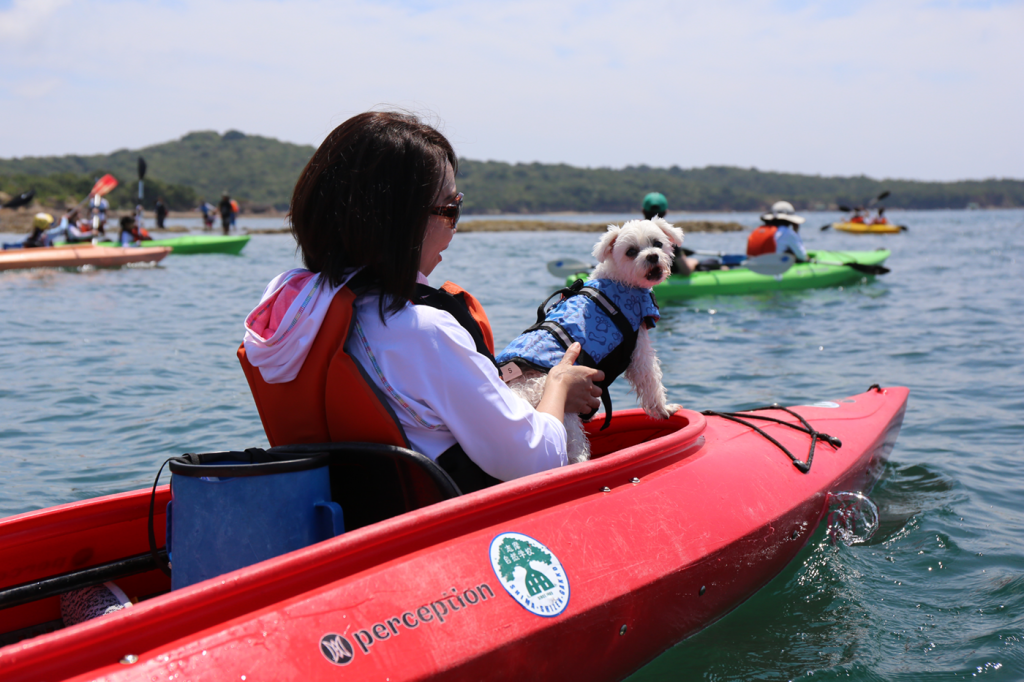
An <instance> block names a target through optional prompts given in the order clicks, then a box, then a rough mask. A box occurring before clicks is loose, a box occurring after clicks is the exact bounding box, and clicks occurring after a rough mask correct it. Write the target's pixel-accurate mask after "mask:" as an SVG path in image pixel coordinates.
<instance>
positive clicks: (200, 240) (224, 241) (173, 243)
mask: <svg viewBox="0 0 1024 682" xmlns="http://www.w3.org/2000/svg"><path fill="white" fill-rule="evenodd" d="M249 239H251V236H250V235H247V234H244V235H224V236H221V235H188V236H184V237H168V238H167V239H153V240H145V241H143V242H140V246H142V247H150V246H167V247H170V248H171V253H173V254H175V255H178V256H187V255H192V254H197V253H227V254H231V255H234V256H237V255H238V254H239V253H241V252H242V249H244V248H245V245H246V244H248V243H249ZM114 245H115V244H114V242H100V243H99V246H114Z"/></svg>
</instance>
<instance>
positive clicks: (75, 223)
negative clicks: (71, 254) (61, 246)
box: [50, 209, 96, 244]
mask: <svg viewBox="0 0 1024 682" xmlns="http://www.w3.org/2000/svg"><path fill="white" fill-rule="evenodd" d="M56 231H57V232H58V234H59V236H60V237H62V238H63V239H64V241H66V242H68V243H69V244H75V243H78V242H87V241H89V240H91V239H92V238H93V235H94V234H96V233H94V232H93V231H92V229H90V227H89V223H87V222H86V221H84V220H79V218H78V209H71V210H70V211H68V212H67V213H65V214H64V216H63V217H61V219H60V224H59V225H58V227H57V229H56ZM53 232H54V230H51V231H50V234H51V236H52V235H53Z"/></svg>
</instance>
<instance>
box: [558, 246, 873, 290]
mask: <svg viewBox="0 0 1024 682" xmlns="http://www.w3.org/2000/svg"><path fill="white" fill-rule="evenodd" d="M807 254H808V256H810V258H811V262H809V263H795V264H793V265H792V266H790V267H789V269H788V270H786V271H785V272H783V273H782V274H779V275H768V274H760V273H757V272H754V271H753V270H750V269H747V268H745V267H743V266H742V265H740V266H738V267H732V268H730V269H729V270H711V271H698V272H694V273H693V274H691V275H690V276H689V277H684V276H682V275H671V276H670V277H669V278H668V279H667V280H665V281H664V282H662V283H661V284H658V285H656V286H655V287H654V288H653V291H654V295H655V297H656V298H657V300H658V301H659V302H662V301H680V300H686V299H690V298H698V297H700V296H731V295H742V294H758V293H762V292H766V291H797V290H801V289H820V288H824V287H836V286H843V285H846V284H855V283H858V282H862V281H864V280H866V279H870V278H873V277H874V276H875V274H876V273H877V274H881V273H882V272H888V270H887V269H885V268H883V267H881V266H882V263H884V262H885V260H886V259H887V258H888V257H889V254H890V252H889V251H888V250H886V249H879V250H877V251H808V252H807ZM586 278H587V274H586V273H579V274H577V275H573V276H571V277H569V278H568V280H567V281H566V286H571V285H572V283H573V282H575V281H576V280H578V279H586Z"/></svg>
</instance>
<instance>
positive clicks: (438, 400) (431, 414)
mask: <svg viewBox="0 0 1024 682" xmlns="http://www.w3.org/2000/svg"><path fill="white" fill-rule="evenodd" d="M457 169H458V161H457V158H456V155H455V151H454V150H453V149H452V147H451V144H450V143H449V142H448V140H447V139H445V138H444V136H443V135H441V133H439V132H438V131H437V130H435V129H434V128H432V127H430V126H428V125H426V124H423V123H421V122H420V121H419V120H418V119H416V118H414V117H411V116H408V115H405V114H399V113H390V112H370V113H365V114H360V115H357V116H354V117H353V118H350V119H349V120H347V121H345V122H344V123H342V124H341V125H340V126H338V127H337V128H335V129H334V131H332V132H331V133H330V134H329V135H328V136H327V139H326V140H325V141H324V142H323V143H322V144H321V145H320V147H319V149H317V151H316V152H315V153H314V154H313V157H312V158H311V159H310V161H309V163H308V164H307V165H306V167H305V169H304V170H303V171H302V173H301V175H300V177H299V179H298V182H297V183H296V185H295V190H294V193H293V195H292V200H291V224H292V234H293V235H294V236H295V239H296V241H297V242H298V245H299V250H300V251H301V253H302V259H303V263H304V264H305V266H306V268H308V269H297V270H290V271H288V272H285V273H283V274H282V275H279V276H278V277H276V278H275V279H274V280H272V281H271V283H270V284H269V285H268V287H267V288H266V290H265V291H264V294H263V298H262V300H261V302H260V304H259V306H257V307H256V309H254V310H253V311H252V313H250V314H249V315H248V316H247V318H246V321H245V327H246V333H245V338H244V341H243V344H242V348H241V349H240V350H239V358H240V360H241V361H242V366H243V368H244V369H245V370H246V377H247V379H248V380H249V385H250V388H251V389H252V391H253V395H254V398H255V399H256V402H257V405H258V406H260V416H261V418H262V420H263V425H264V429H265V430H267V434H268V439H269V440H270V442H271V444H286V443H293V442H313V441H310V440H308V439H310V438H314V439H315V438H324V437H325V435H326V434H324V432H323V431H324V427H323V426H322V425H319V424H320V422H317V423H316V424H314V425H313V426H310V427H308V428H307V427H304V426H303V425H301V424H299V423H298V422H297V421H296V419H299V420H310V419H313V417H314V416H315V415H316V414H320V415H323V414H325V410H324V405H326V404H328V398H329V399H330V400H329V402H330V404H333V405H338V404H339V403H340V404H341V405H342V408H341V410H340V413H339V414H340V416H338V417H335V418H334V419H335V422H334V423H338V421H337V420H340V419H351V417H350V416H349V415H351V414H352V413H353V412H360V411H366V410H367V409H372V408H367V406H366V405H365V404H362V403H360V404H355V403H354V402H353V401H354V400H356V399H354V398H351V397H350V396H351V395H353V392H352V391H351V390H350V389H352V388H359V387H365V386H366V385H367V384H368V385H370V386H371V387H372V388H374V390H375V392H376V395H377V396H378V398H379V402H380V403H381V404H382V405H384V407H386V408H387V411H388V412H390V413H391V414H392V417H393V419H391V418H387V417H385V418H384V421H385V422H387V423H389V424H390V423H391V422H392V421H393V422H394V424H392V425H391V428H392V429H395V428H397V429H398V430H399V431H400V432H401V436H402V439H404V440H406V441H407V442H408V443H409V444H410V447H411V448H412V449H414V450H416V451H418V452H420V453H422V454H424V455H425V456H427V457H428V458H430V459H431V460H434V461H435V462H436V463H437V464H438V465H439V466H440V467H441V468H443V469H445V470H446V471H447V472H448V473H449V474H450V475H451V476H452V478H453V479H454V480H455V482H456V484H457V485H458V486H459V488H460V489H461V490H462V491H463V492H469V491H471V490H477V489H481V488H484V487H486V486H488V485H494V484H496V483H499V482H501V481H507V480H511V479H514V478H517V477H520V476H526V475H529V474H532V473H536V472H539V471H545V470H548V469H552V468H556V467H560V466H565V465H566V464H567V463H568V459H567V454H566V432H565V427H564V426H563V419H564V415H565V413H567V412H570V413H572V412H575V413H579V412H583V413H586V412H589V411H590V410H592V409H595V408H596V407H598V406H599V405H600V400H599V397H600V395H601V390H600V388H598V387H596V386H595V385H594V382H595V381H600V380H601V379H602V378H603V373H602V372H600V371H597V370H592V369H589V368H586V367H581V366H574V365H573V363H574V362H575V360H576V358H577V357H578V355H579V352H580V349H579V344H572V345H571V346H570V347H569V349H568V350H567V351H566V354H565V356H564V358H563V359H562V362H561V364H559V365H558V366H556V367H555V368H554V369H553V370H552V371H551V374H550V375H549V376H548V381H547V384H546V387H545V390H544V395H543V398H542V400H541V401H540V403H539V404H538V406H537V408H534V407H532V406H531V405H530V404H529V403H528V402H527V401H525V400H524V399H522V398H520V397H518V396H516V395H515V394H513V393H512V391H511V390H510V389H509V388H508V387H507V386H506V385H505V383H504V382H503V381H502V380H501V378H500V376H499V373H498V370H497V367H496V365H495V363H494V358H493V348H494V342H493V337H492V336H491V332H490V325H489V323H488V322H487V319H486V315H485V314H484V313H483V308H482V307H481V306H480V305H479V303H478V302H477V301H476V299H474V298H473V297H472V296H470V295H469V294H468V293H467V292H465V291H464V290H461V289H459V288H458V287H456V286H455V285H452V284H451V283H450V282H448V283H446V284H445V285H444V286H443V287H442V288H441V289H440V290H438V289H433V288H431V287H430V286H429V285H428V283H427V276H428V275H430V274H431V273H432V272H433V270H434V268H435V267H436V266H437V265H438V264H439V263H440V262H441V260H442V257H441V253H442V252H443V251H444V250H445V249H447V248H448V246H449V244H450V242H451V240H452V237H453V236H454V234H455V232H456V229H457V226H458V220H459V216H460V212H461V206H462V194H461V193H459V191H458V188H457V187H456V184H455V174H456V171H457ZM337 296H341V298H336V297H337ZM349 314H351V316H352V322H351V325H349V323H348V322H347V321H345V320H348V317H347V316H348V315H349ZM349 328H351V332H350V333H347V330H348V329H349ZM325 329H335V330H338V331H335V332H327V331H324V330H325ZM343 334H347V335H344V336H341V335H343ZM318 335H323V337H322V338H321V337H320V336H318ZM341 338H344V346H343V348H344V353H345V354H346V355H347V358H346V360H345V362H346V363H348V362H349V361H354V362H357V363H358V364H359V365H362V367H363V368H365V374H360V373H358V372H352V371H351V370H346V371H347V372H348V373H347V374H345V375H344V376H345V377H347V378H346V379H345V381H343V382H341V383H340V384H339V382H338V381H334V383H331V384H328V385H327V388H326V389H322V388H319V389H314V392H313V393H310V392H309V390H307V389H306V388H305V387H307V386H323V385H324V384H323V379H322V377H324V376H327V375H328V369H329V368H330V369H331V370H332V373H331V374H330V376H335V374H334V373H333V371H335V370H336V369H337V368H336V365H337V362H338V361H337V360H336V358H337V357H338V353H337V352H336V351H331V352H330V353H329V354H327V353H324V352H322V351H321V348H332V349H333V348H335V347H336V344H338V343H339V342H340V339H341ZM315 358H321V359H316V360H314V359H315ZM332 358H333V359H332ZM343 366H345V367H347V366H348V364H345V365H343ZM359 376H363V379H362V380H359V379H357V378H356V377H359ZM360 381H362V383H359V382H360ZM350 384H351V386H350ZM275 385H277V386H275ZM325 390H326V392H327V393H328V394H329V396H325V395H324V391H325ZM359 390H363V389H362V388H359ZM317 391H319V392H317ZM363 394H364V395H365V394H366V393H365V391H364V392H363ZM370 395H373V393H370ZM275 396H276V397H275ZM272 400H274V401H276V403H275V404H276V405H278V406H280V407H281V409H283V410H291V411H292V413H293V414H295V419H293V418H291V417H289V418H288V419H286V420H282V418H281V417H280V415H281V414H282V412H281V410H278V409H274V404H270V402H268V401H272ZM377 414H387V412H386V411H385V410H384V409H383V408H382V409H380V410H379V411H378V412H377ZM275 419H277V420H279V421H278V423H277V425H276V426H273V428H272V425H271V423H272V422H273V421H274V420H275ZM330 419H331V418H328V421H329V422H330ZM278 426H279V427H280V429H277V427H278ZM272 430H273V435H272V434H271V432H272ZM392 433H393V431H392ZM392 437H394V436H392Z"/></svg>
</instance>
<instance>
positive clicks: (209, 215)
mask: <svg viewBox="0 0 1024 682" xmlns="http://www.w3.org/2000/svg"><path fill="white" fill-rule="evenodd" d="M199 212H200V213H202V214H203V231H204V232H210V231H211V230H213V220H214V218H213V216H214V214H215V213H216V212H217V209H216V208H214V207H213V204H211V203H210V202H208V201H205V200H203V201H200V202H199Z"/></svg>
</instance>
